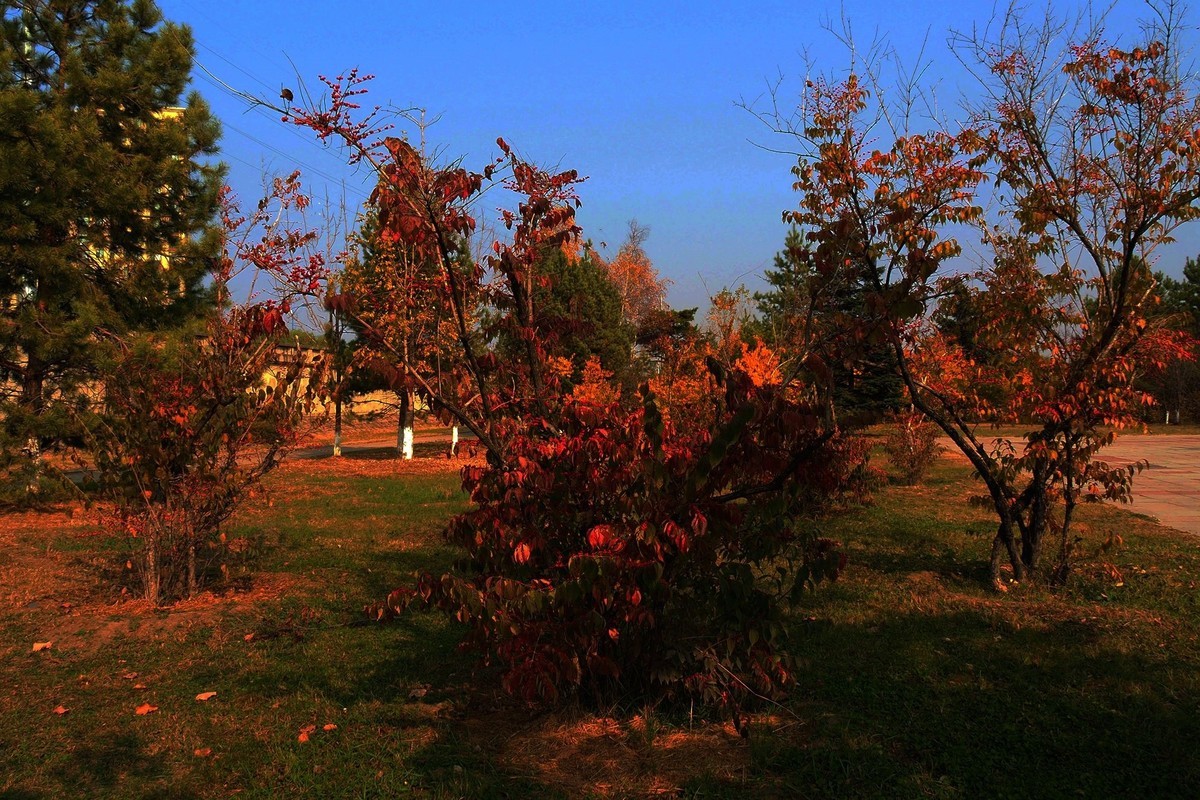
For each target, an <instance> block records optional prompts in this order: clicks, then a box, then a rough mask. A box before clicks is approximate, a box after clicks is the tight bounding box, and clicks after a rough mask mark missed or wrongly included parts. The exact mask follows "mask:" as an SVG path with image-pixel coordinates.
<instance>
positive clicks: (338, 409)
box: [333, 393, 342, 458]
mask: <svg viewBox="0 0 1200 800" xmlns="http://www.w3.org/2000/svg"><path fill="white" fill-rule="evenodd" d="M341 455H342V398H341V394H340V393H339V394H338V396H336V397H334V398H333V457H334V458H338V457H340V456H341Z"/></svg>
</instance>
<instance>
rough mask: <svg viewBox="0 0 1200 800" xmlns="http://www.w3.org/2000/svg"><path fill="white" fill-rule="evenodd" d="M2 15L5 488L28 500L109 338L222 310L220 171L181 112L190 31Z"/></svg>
mask: <svg viewBox="0 0 1200 800" xmlns="http://www.w3.org/2000/svg"><path fill="white" fill-rule="evenodd" d="M0 9H2V19H0V315H2V316H0V387H2V388H0V419H2V422H0V476H5V477H6V478H7V479H9V480H13V479H15V478H16V477H17V474H16V473H17V472H20V471H24V472H25V473H26V474H24V475H22V476H21V481H20V482H19V483H20V488H22V489H23V488H24V486H25V485H28V483H29V478H31V477H33V476H34V475H35V474H36V470H37V465H38V464H39V463H40V455H41V453H42V452H43V451H44V450H45V449H47V448H55V447H59V446H61V445H63V444H64V443H68V442H69V441H70V440H71V439H72V437H73V436H75V435H77V433H78V430H79V428H78V426H79V424H80V420H81V419H83V418H86V411H87V408H88V405H89V396H91V397H92V398H93V399H94V395H95V392H96V387H97V386H98V385H100V378H101V377H102V376H101V374H100V373H101V366H100V365H101V364H102V363H103V362H104V353H105V351H106V344H107V342H108V341H110V340H111V338H112V337H113V336H120V335H125V334H128V333H129V332H132V331H139V330H163V329H169V328H173V327H179V326H181V325H184V324H186V322H187V321H189V320H194V319H196V317H197V316H198V315H200V314H202V313H204V311H205V309H208V308H211V306H212V301H211V298H210V297H209V296H208V293H207V292H206V291H205V290H204V287H203V278H204V274H205V272H206V266H207V260H208V258H210V257H211V256H212V255H213V254H214V253H215V252H216V248H217V246H218V244H219V241H218V237H217V235H216V233H217V232H216V230H215V228H214V227H213V225H212V221H213V217H214V214H215V211H216V209H217V206H218V201H219V187H220V183H221V168H220V167H219V166H216V165H213V164H206V163H203V159H204V157H205V156H208V155H211V154H213V153H214V152H215V149H216V141H217V137H218V135H219V128H218V124H217V122H216V121H215V120H214V119H213V118H212V116H211V115H210V114H209V110H208V108H207V106H206V105H205V104H204V103H203V101H202V100H201V99H200V98H199V96H198V95H196V94H195V93H192V94H190V95H188V96H187V98H186V100H184V99H183V96H184V92H185V89H186V87H187V84H188V80H189V74H190V71H191V66H192V57H193V56H192V50H193V46H192V38H191V34H190V31H189V30H188V29H187V28H186V27H183V26H180V25H175V24H172V23H170V22H165V21H164V20H163V18H162V15H161V13H160V12H159V10H158V8H157V7H156V6H155V5H154V4H153V3H152V2H150V0H132V1H127V0H99V1H97V0H16V1H15V2H14V0H2V1H0ZM30 469H32V470H34V471H33V472H30V471H29V470H30Z"/></svg>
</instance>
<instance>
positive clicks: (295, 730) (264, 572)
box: [0, 459, 1200, 800]
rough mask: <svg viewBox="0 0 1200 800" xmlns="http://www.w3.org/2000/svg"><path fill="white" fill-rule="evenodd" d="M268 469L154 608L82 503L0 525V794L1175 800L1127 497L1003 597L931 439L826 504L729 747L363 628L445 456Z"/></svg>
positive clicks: (1184, 712)
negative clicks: (201, 581)
mask: <svg viewBox="0 0 1200 800" xmlns="http://www.w3.org/2000/svg"><path fill="white" fill-rule="evenodd" d="M270 483H271V486H272V491H271V493H270V495H269V497H270V498H271V503H272V505H268V504H267V501H266V500H265V499H263V500H262V501H261V502H259V503H258V507H256V508H254V509H251V510H249V511H247V512H246V513H244V514H243V515H241V516H240V517H239V518H238V519H237V521H236V525H235V526H234V528H233V529H231V530H230V532H229V533H230V534H231V535H232V536H234V537H235V538H239V539H244V540H245V544H246V546H247V547H249V548H250V550H251V552H253V553H255V554H256V556H255V558H256V562H255V564H256V569H257V571H256V573H255V577H254V579H253V581H252V582H251V583H249V584H248V585H246V586H243V587H242V588H241V589H240V590H238V591H230V592H227V593H225V594H222V595H218V596H213V595H205V596H204V597H202V598H199V599H197V600H194V601H190V602H187V603H183V604H180V605H178V606H176V607H174V608H171V609H168V610H160V611H156V610H152V609H149V608H147V607H145V605H144V604H142V603H140V602H138V601H134V600H129V599H128V598H127V597H122V596H121V595H120V594H119V593H118V592H117V591H116V590H115V589H114V588H113V587H114V586H115V583H114V575H119V574H120V567H121V566H122V564H123V556H121V554H120V544H121V543H120V541H119V540H116V539H113V538H110V537H108V536H105V535H104V534H103V533H102V532H100V531H97V530H96V529H95V528H94V527H92V526H91V525H90V523H88V522H87V521H86V520H84V519H82V518H76V519H71V518H70V517H69V516H68V515H67V514H66V513H53V514H10V515H7V516H5V517H0V659H2V660H0V715H2V716H3V720H4V724H3V725H0V798H6V799H11V800H16V798H40V797H45V798H52V797H74V796H97V797H146V798H150V797H163V798H166V797H172V798H189V797H197V798H200V797H229V796H237V797H314V798H325V797H397V796H413V797H472V798H473V797H521V798H541V797H558V796H564V797H570V796H597V797H622V796H635V797H641V796H676V797H679V796H682V797H696V798H700V797H728V798H735V797H747V796H752V797H779V798H785V797H962V798H975V797H1089V798H1095V797H1128V796H1146V797H1197V796H1200V753H1198V752H1197V751H1198V749H1200V719H1198V715H1200V642H1198V638H1197V637H1198V635H1200V625H1198V624H1197V623H1198V620H1200V599H1198V597H1200V596H1198V594H1197V588H1196V587H1197V582H1200V540H1197V539H1196V538H1189V537H1187V536H1186V535H1182V534H1178V533H1175V532H1172V531H1169V530H1165V529H1162V528H1160V527H1158V526H1156V525H1154V524H1153V523H1151V522H1149V521H1146V520H1145V519H1142V518H1139V517H1137V516H1134V515H1132V514H1128V513H1126V512H1123V511H1120V510H1117V509H1111V508H1088V509H1087V510H1086V511H1087V513H1085V514H1084V515H1083V520H1082V523H1083V526H1084V527H1085V528H1086V531H1087V532H1086V541H1085V542H1084V543H1083V545H1082V547H1083V548H1084V550H1085V551H1086V552H1087V554H1088V557H1087V558H1086V559H1085V563H1084V565H1083V566H1082V567H1081V569H1080V570H1079V571H1078V573H1077V574H1076V576H1075V577H1074V580H1073V582H1072V583H1071V585H1070V586H1068V587H1067V588H1066V589H1063V590H1057V591H1052V590H1048V589H1041V588H1035V587H1015V588H1014V589H1012V590H1011V591H1010V592H1009V593H1008V594H1007V595H996V594H994V593H992V592H991V591H989V590H988V589H987V588H986V581H985V575H984V569H983V562H984V558H985V556H986V553H987V550H988V544H989V541H990V531H991V524H990V521H989V517H988V515H987V513H986V511H984V510H982V509H978V508H975V507H972V506H969V505H968V504H967V503H966V497H967V495H968V494H970V493H972V492H975V491H977V490H978V486H977V485H975V484H973V482H972V481H971V480H970V478H969V477H968V473H967V471H966V469H965V468H964V467H962V466H960V465H958V464H956V463H953V462H951V461H949V460H945V461H943V462H942V463H941V464H940V465H939V467H938V468H937V469H936V470H935V473H934V474H933V476H932V477H931V478H930V480H929V481H927V482H926V484H925V485H924V486H921V487H913V488H908V487H892V488H890V489H888V490H886V491H884V492H882V493H881V494H880V496H879V497H878V498H877V502H876V504H875V505H873V506H871V507H869V508H864V509H861V510H858V511H855V512H853V513H850V514H848V515H846V516H844V517H841V518H839V519H837V520H834V521H831V522H829V523H826V524H825V525H824V526H823V527H824V532H825V533H826V535H831V536H834V537H835V538H839V539H841V540H842V541H843V542H844V543H845V544H846V547H847V549H848V550H849V553H850V566H849V568H848V570H847V572H846V574H845V576H844V577H843V579H842V580H841V581H839V582H838V583H837V584H834V585H832V586H826V587H824V588H823V589H821V590H820V591H819V592H817V593H816V594H814V595H812V596H810V597H809V598H808V599H807V600H806V602H805V604H804V606H803V607H802V608H798V609H797V610H796V613H795V615H794V618H793V637H792V646H793V647H794V649H795V653H796V655H797V656H798V657H799V658H800V659H801V662H802V665H803V668H802V669H801V670H800V673H799V682H798V685H797V687H796V690H795V692H794V693H793V695H792V697H791V699H790V701H789V702H788V703H786V704H785V705H784V706H783V707H767V708H764V709H763V710H762V713H761V714H760V715H759V716H758V717H757V718H756V721H755V725H754V731H753V735H752V736H751V737H750V739H749V740H748V741H747V740H743V739H741V738H739V737H738V736H737V735H736V734H735V733H734V732H733V730H732V727H731V726H729V725H727V724H726V723H724V722H723V721H722V720H720V719H719V718H712V717H707V716H705V715H704V714H700V713H698V712H697V714H696V715H695V716H692V715H689V713H687V711H688V710H686V709H673V710H669V709H657V710H653V709H646V708H640V707H628V708H626V707H618V708H613V709H607V710H605V712H604V713H597V712H595V711H587V710H583V709H578V708H572V709H566V710H563V711H558V712H555V713H543V714H536V713H531V712H528V711H526V710H524V709H522V708H520V707H517V706H515V705H513V704H512V703H510V702H509V701H508V700H506V699H505V698H504V697H503V696H502V695H499V694H498V693H497V692H496V691H495V689H494V683H493V682H492V681H491V680H489V676H488V675H487V673H481V672H479V671H477V670H476V668H475V663H474V661H473V659H472V658H471V657H469V656H466V655H462V654H459V653H458V652H457V651H456V647H455V645H456V642H457V632H456V631H455V630H454V629H453V628H452V627H451V626H449V625H448V624H447V623H446V622H444V621H443V620H442V619H440V618H439V617H436V616H431V615H425V614H417V615H412V616H410V617H407V618H405V619H403V620H402V621H400V622H399V623H397V624H392V625H388V626H378V625H374V624H364V622H363V617H362V614H361V607H362V606H363V605H364V604H366V603H368V602H371V601H372V600H375V599H378V598H379V597H381V596H382V595H383V594H384V593H385V592H386V591H387V590H388V589H390V588H393V587H394V586H396V585H399V584H401V583H403V582H404V581H405V579H406V576H408V575H410V574H411V573H413V572H414V571H417V570H423V569H442V568H444V567H445V566H447V565H448V564H449V563H450V562H451V561H452V559H453V557H454V554H453V553H452V552H451V551H450V550H449V549H448V548H446V547H445V546H444V545H443V544H442V542H441V539H440V536H439V532H440V529H441V526H442V524H443V522H444V521H445V519H446V518H447V517H448V516H449V515H450V514H452V513H453V512H454V511H455V510H457V509H459V508H462V507H463V505H464V498H463V497H462V495H461V494H460V493H459V491H458V489H457V476H456V475H455V473H454V472H453V470H452V469H451V468H447V462H439V461H436V460H434V459H428V460H425V461H423V462H420V463H418V464H417V465H416V466H413V467H410V466H397V465H396V463H395V462H391V461H386V460H379V461H369V460H356V461H352V460H343V461H342V462H340V463H337V464H335V463H333V462H329V461H310V462H296V463H292V464H288V465H285V466H284V467H283V468H282V469H281V470H280V471H279V472H277V473H276V474H275V475H274V476H272V478H271V481H270ZM1109 533H1119V534H1120V535H1121V536H1122V537H1124V540H1125V544H1124V546H1123V547H1121V548H1119V549H1118V550H1117V551H1115V552H1114V553H1111V554H1109V555H1107V556H1105V558H1107V559H1108V560H1111V561H1112V562H1113V564H1114V565H1115V567H1116V568H1117V569H1119V571H1120V573H1121V579H1120V580H1118V579H1116V578H1114V577H1112V576H1111V575H1109V574H1108V573H1107V572H1106V570H1105V569H1103V568H1102V563H1101V559H1100V558H1098V557H1096V552H1097V546H1098V544H1099V543H1100V542H1102V541H1103V540H1104V539H1105V538H1106V537H1107V536H1108V534H1109ZM114 565H115V566H114ZM47 641H49V642H52V643H53V644H52V646H51V647H50V648H49V649H46V650H42V651H40V652H36V653H35V652H32V650H33V644H34V642H47ZM202 692H216V696H215V697H213V698H212V699H209V700H207V701H206V702H200V701H197V700H196V699H195V698H196V695H198V694H200V693H202ZM143 704H149V705H151V706H154V707H156V708H157V710H156V711H153V712H151V713H148V714H144V715H138V714H137V713H136V709H137V708H138V707H139V706H142V705H143ZM60 708H63V709H67V711H66V713H62V714H59V713H55V711H56V709H60ZM302 739H303V740H304V741H302Z"/></svg>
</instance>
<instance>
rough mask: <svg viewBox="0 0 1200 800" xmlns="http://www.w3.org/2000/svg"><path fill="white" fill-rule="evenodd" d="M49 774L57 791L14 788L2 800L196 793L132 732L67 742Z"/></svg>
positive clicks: (182, 798)
mask: <svg viewBox="0 0 1200 800" xmlns="http://www.w3.org/2000/svg"><path fill="white" fill-rule="evenodd" d="M48 766H49V769H48V770H47V773H46V775H44V776H43V782H46V781H45V780H44V779H45V778H46V777H49V778H51V779H52V780H53V781H54V782H57V784H58V787H57V788H56V789H53V790H39V789H26V788H20V787H19V786H18V787H17V788H12V789H8V790H5V791H3V792H0V799H2V800H34V798H46V799H47V800H49V798H64V797H97V796H114V797H116V796H119V797H136V798H141V799H142V800H152V799H153V798H173V799H174V800H188V798H194V797H196V794H195V793H194V792H192V791H191V790H188V789H183V788H180V787H179V786H175V785H172V784H171V782H170V775H169V773H168V769H167V760H166V757H165V755H164V754H163V753H161V752H158V753H153V754H152V753H151V752H150V751H149V748H148V747H147V743H146V742H145V741H143V739H142V738H141V737H140V736H137V735H136V734H133V733H121V734H116V735H111V736H91V737H88V738H87V739H86V740H84V741H77V742H75V744H74V745H73V746H67V748H66V750H65V752H64V753H63V754H62V755H61V756H60V757H58V758H55V759H53V763H52V764H49V765H48Z"/></svg>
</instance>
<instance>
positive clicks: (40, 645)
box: [33, 642, 54, 653]
mask: <svg viewBox="0 0 1200 800" xmlns="http://www.w3.org/2000/svg"><path fill="white" fill-rule="evenodd" d="M53 646H54V642H34V643H33V652H35V653H40V652H42V651H43V650H49V649H50V648H51V647H53Z"/></svg>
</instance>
